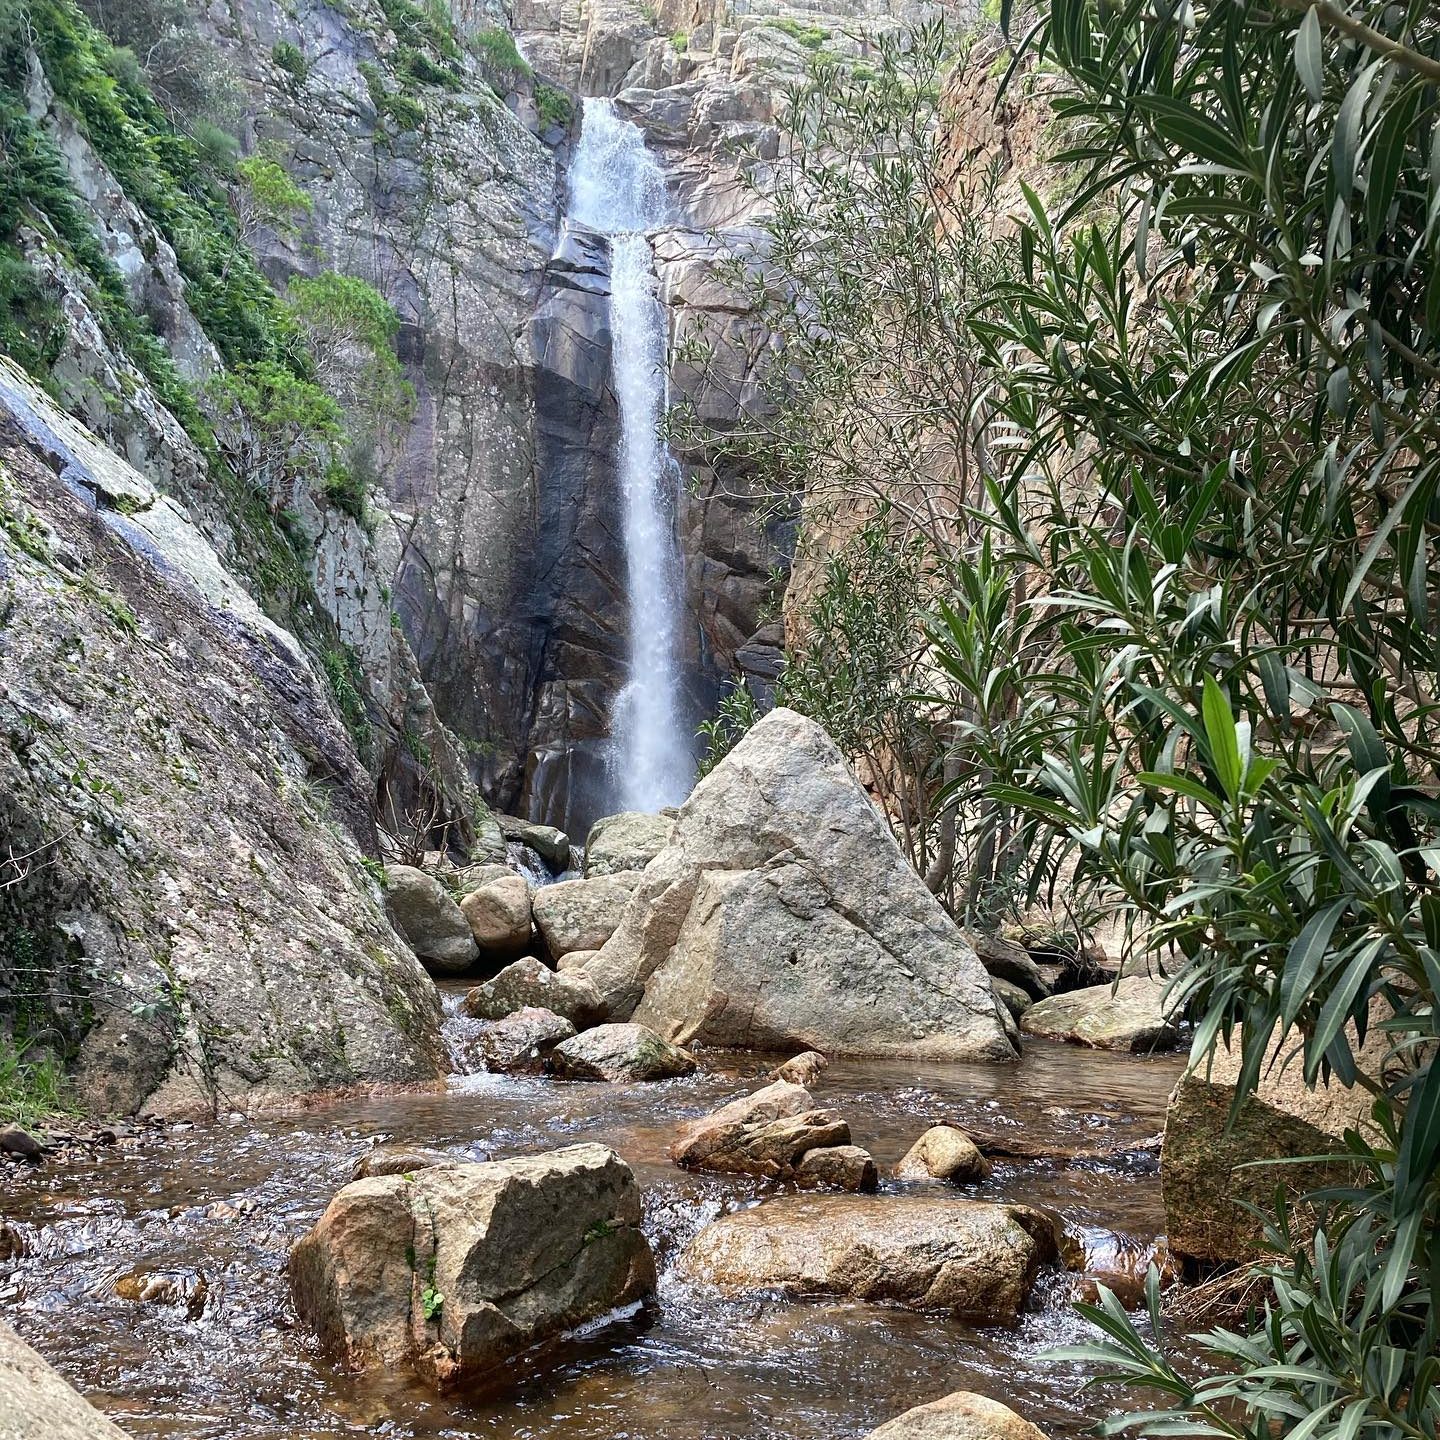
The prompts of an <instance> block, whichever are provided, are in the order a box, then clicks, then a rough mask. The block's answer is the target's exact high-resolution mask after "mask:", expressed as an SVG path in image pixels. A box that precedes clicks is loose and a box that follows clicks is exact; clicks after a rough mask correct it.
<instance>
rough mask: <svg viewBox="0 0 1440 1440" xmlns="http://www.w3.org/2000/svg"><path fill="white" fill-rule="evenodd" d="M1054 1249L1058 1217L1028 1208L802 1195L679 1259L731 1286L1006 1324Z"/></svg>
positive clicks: (716, 1229) (691, 1271) (734, 1218)
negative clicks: (894, 1305) (874, 1303)
mask: <svg viewBox="0 0 1440 1440" xmlns="http://www.w3.org/2000/svg"><path fill="white" fill-rule="evenodd" d="M1054 1254H1055V1233H1054V1227H1053V1224H1052V1223H1051V1222H1050V1221H1049V1220H1048V1219H1047V1218H1046V1217H1044V1216H1042V1215H1041V1214H1040V1213H1039V1212H1038V1211H1034V1210H1030V1209H1028V1208H1027V1207H1025V1206H1018V1205H989V1204H983V1203H981V1202H979V1201H975V1200H953V1199H931V1198H929V1197H928V1196H926V1197H922V1196H911V1195H884V1196H860V1195H825V1196H812V1195H801V1196H785V1197H783V1198H780V1199H776V1200H768V1201H766V1202H765V1203H763V1204H761V1205H757V1206H755V1207H753V1208H752V1209H749V1210H739V1211H736V1212H735V1213H733V1214H730V1215H726V1216H725V1217H724V1218H723V1219H720V1220H717V1221H715V1223H714V1224H711V1225H707V1226H706V1227H705V1228H704V1229H703V1230H702V1231H701V1232H700V1233H699V1235H697V1236H696V1237H695V1239H694V1240H693V1241H692V1242H691V1243H690V1246H689V1247H688V1248H687V1249H686V1250H685V1252H684V1253H683V1254H682V1256H681V1258H680V1269H681V1271H682V1273H683V1274H685V1275H688V1276H689V1277H690V1278H692V1279H696V1280H706V1281H709V1282H711V1283H712V1284H716V1285H721V1286H726V1287H732V1288H739V1289H780V1290H783V1291H787V1292H789V1293H791V1294H795V1295H849V1296H852V1297H854V1298H855V1299H857V1300H880V1301H889V1302H892V1303H898V1304H901V1305H908V1306H911V1307H913V1308H915V1309H925V1310H945V1311H949V1312H950V1313H951V1314H952V1315H953V1316H955V1317H956V1318H957V1319H961V1320H967V1321H970V1322H971V1323H973V1324H977V1325H1008V1324H1013V1323H1014V1322H1015V1320H1016V1319H1017V1318H1018V1317H1019V1314H1020V1309H1021V1307H1022V1306H1023V1305H1024V1303H1025V1300H1026V1298H1027V1297H1028V1296H1029V1294H1030V1289H1031V1287H1032V1286H1033V1285H1034V1283H1035V1277H1036V1275H1037V1274H1038V1273H1039V1270H1040V1267H1041V1265H1042V1264H1044V1263H1045V1262H1046V1261H1047V1260H1050V1259H1052V1258H1053V1257H1054Z"/></svg>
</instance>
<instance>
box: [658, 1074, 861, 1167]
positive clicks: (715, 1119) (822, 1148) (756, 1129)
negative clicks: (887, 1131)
mask: <svg viewBox="0 0 1440 1440" xmlns="http://www.w3.org/2000/svg"><path fill="white" fill-rule="evenodd" d="M840 1151H844V1152H845V1153H844V1154H840V1153H838V1152H840ZM861 1156H863V1157H864V1159H863V1161H862V1160H861V1159H860V1157H861ZM670 1158H671V1159H672V1160H673V1161H674V1162H675V1163H676V1164H677V1165H679V1166H680V1167H681V1168H682V1169H686V1170H718V1171H726V1172H729V1173H731V1174H736V1175H756V1176H760V1177H761V1178H763V1179H768V1180H803V1181H804V1182H806V1183H811V1184H836V1185H840V1186H841V1187H842V1188H844V1189H854V1190H861V1189H874V1186H875V1167H874V1164H873V1162H871V1161H870V1157H869V1156H868V1155H867V1154H866V1153H865V1152H864V1151H863V1150H860V1149H858V1147H856V1146H853V1145H851V1144H850V1127H849V1125H847V1124H846V1123H845V1121H844V1120H842V1119H841V1118H840V1116H839V1115H838V1114H836V1113H835V1111H833V1110H822V1109H820V1108H818V1107H817V1106H816V1104H815V1101H814V1099H813V1097H812V1096H811V1095H810V1092H809V1091H808V1090H806V1089H805V1088H804V1087H803V1086H800V1085H792V1084H790V1083H789V1082H788V1081H784V1080H778V1081H776V1082H775V1084H773V1085H767V1086H766V1087H765V1088H764V1089H763V1090H757V1091H756V1092H755V1093H754V1094H753V1095H742V1096H740V1097H739V1098H738V1099H736V1100H732V1101H731V1102H730V1103H729V1104H728V1105H722V1106H721V1107H720V1109H719V1110H716V1111H715V1112H714V1113H713V1114H710V1115H706V1116H703V1117H702V1118H701V1119H699V1120H693V1121H691V1122H690V1123H689V1124H688V1125H685V1126H683V1127H682V1128H681V1131H680V1134H679V1135H678V1136H677V1137H676V1139H675V1143H674V1144H673V1145H671V1147H670Z"/></svg>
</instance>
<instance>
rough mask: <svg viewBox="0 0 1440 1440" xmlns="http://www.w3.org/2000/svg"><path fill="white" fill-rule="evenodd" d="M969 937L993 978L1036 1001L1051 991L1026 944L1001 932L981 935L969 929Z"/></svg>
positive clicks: (967, 936)
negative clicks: (1023, 944) (1020, 943)
mask: <svg viewBox="0 0 1440 1440" xmlns="http://www.w3.org/2000/svg"><path fill="white" fill-rule="evenodd" d="M965 938H966V939H967V940H968V941H969V942H970V944H971V945H972V946H973V947H974V950H975V953H976V955H978V956H979V957H980V963H981V964H982V965H983V966H984V967H985V970H986V973H987V974H989V975H990V977H991V978H992V979H995V980H1004V981H1007V982H1008V983H1009V984H1011V985H1015V986H1017V987H1018V988H1019V989H1021V990H1022V991H1024V992H1025V994H1026V995H1028V996H1029V997H1030V998H1031V999H1032V1000H1043V999H1045V997H1046V996H1047V995H1049V994H1050V983H1049V981H1047V980H1046V978H1045V976H1044V973H1043V972H1042V971H1041V969H1040V966H1039V965H1038V964H1036V962H1035V961H1034V960H1032V959H1031V958H1030V955H1029V953H1028V952H1027V951H1026V950H1025V949H1024V948H1023V947H1022V946H1019V945H1016V944H1013V943H1012V942H1011V941H1009V940H1005V939H1002V938H1001V937H1000V936H999V935H980V934H977V933H975V932H972V931H966V932H965Z"/></svg>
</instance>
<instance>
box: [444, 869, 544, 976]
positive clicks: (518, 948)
mask: <svg viewBox="0 0 1440 1440" xmlns="http://www.w3.org/2000/svg"><path fill="white" fill-rule="evenodd" d="M460 910H461V913H462V914H463V915H464V916H465V919H466V921H467V922H468V923H469V926H470V933H471V934H472V935H473V936H474V937H475V943H476V945H478V946H479V947H480V955H481V958H482V959H487V960H488V959H511V958H513V957H514V956H516V955H523V954H524V953H525V952H526V951H527V950H528V949H529V948H530V887H529V885H527V884H526V883H525V877H524V876H523V875H517V874H515V873H514V872H513V871H512V872H509V873H507V874H505V875H499V876H496V877H495V878H494V879H492V880H487V881H484V882H483V883H481V884H478V885H476V886H475V888H474V889H473V890H470V891H468V892H467V893H466V894H464V895H462V896H461V897H460Z"/></svg>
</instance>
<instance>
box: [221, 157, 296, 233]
mask: <svg viewBox="0 0 1440 1440" xmlns="http://www.w3.org/2000/svg"><path fill="white" fill-rule="evenodd" d="M235 172H236V174H237V175H238V176H239V177H240V179H241V180H242V181H243V182H244V183H245V187H246V190H247V191H248V194H249V199H250V203H251V205H253V207H254V213H255V217H256V218H257V219H259V220H260V221H262V222H263V223H264V224H266V225H270V226H272V227H274V228H275V229H277V230H281V231H287V232H293V231H294V230H295V227H296V219H297V217H299V216H302V215H309V214H311V213H312V211H313V210H314V209H315V202H314V201H313V200H311V198H310V197H309V195H307V194H306V193H305V191H304V190H302V189H301V188H300V187H299V186H298V185H297V184H296V183H295V182H294V180H292V179H291V178H290V174H289V172H288V171H287V170H286V169H285V167H284V166H283V165H282V164H281V163H280V162H279V160H277V159H276V158H275V157H274V156H273V155H267V154H264V153H257V154H254V155H247V156H246V157H245V158H244V159H243V160H241V161H240V162H239V163H238V164H237V165H236V166H235Z"/></svg>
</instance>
